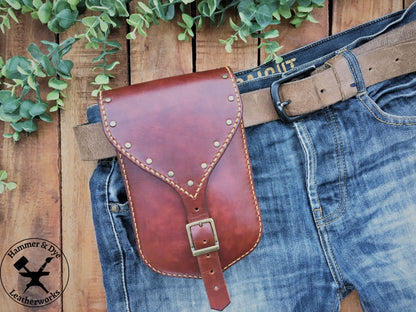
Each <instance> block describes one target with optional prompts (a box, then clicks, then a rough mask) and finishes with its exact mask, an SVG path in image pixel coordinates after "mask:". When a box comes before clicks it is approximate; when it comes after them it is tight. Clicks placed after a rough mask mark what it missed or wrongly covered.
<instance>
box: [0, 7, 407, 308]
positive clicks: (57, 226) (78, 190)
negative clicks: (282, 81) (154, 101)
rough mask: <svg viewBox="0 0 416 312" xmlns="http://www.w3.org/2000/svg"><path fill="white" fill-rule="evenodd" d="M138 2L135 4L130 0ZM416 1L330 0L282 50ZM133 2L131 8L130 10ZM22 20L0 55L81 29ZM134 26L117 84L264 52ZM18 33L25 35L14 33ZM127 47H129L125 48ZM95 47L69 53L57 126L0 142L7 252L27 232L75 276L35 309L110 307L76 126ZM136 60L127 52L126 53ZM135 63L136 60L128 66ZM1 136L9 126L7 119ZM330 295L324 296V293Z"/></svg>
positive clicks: (0, 232) (252, 43) (246, 63)
mask: <svg viewBox="0 0 416 312" xmlns="http://www.w3.org/2000/svg"><path fill="white" fill-rule="evenodd" d="M133 2H134V1H133ZM411 2H412V1H411V0H405V1H402V0H382V1H380V0H371V1H358V0H336V1H333V2H330V3H328V2H326V3H325V8H323V9H319V10H316V11H315V12H314V16H315V17H316V19H317V20H318V21H319V22H320V23H319V24H314V25H311V24H308V25H306V24H304V25H303V26H301V27H300V28H299V29H294V28H293V27H292V26H290V25H288V24H287V23H285V24H282V25H279V26H276V28H277V29H279V31H280V37H278V38H277V40H278V41H279V43H280V44H281V45H283V46H284V48H283V50H282V51H283V52H287V51H290V50H292V49H294V48H297V47H300V46H303V45H305V44H307V43H310V42H313V41H315V40H318V39H320V38H324V37H326V36H328V35H329V34H331V33H336V32H339V31H342V30H344V29H347V28H349V27H352V26H355V25H358V24H361V23H363V22H365V21H368V20H371V19H373V18H377V17H379V16H382V15H385V14H387V13H390V12H393V11H397V10H400V9H402V8H404V7H407V6H408V5H410V3H411ZM133 9H134V7H133V6H132V10H133ZM19 19H20V20H21V23H20V24H17V25H16V24H13V25H12V29H11V30H8V31H7V32H6V34H5V35H2V34H0V56H1V57H3V59H7V58H10V57H11V56H13V55H25V54H26V51H25V50H26V48H27V45H28V43H30V42H36V43H39V42H40V40H49V41H53V40H58V41H63V40H64V39H65V38H66V37H68V36H73V35H75V34H76V33H80V32H81V29H76V27H75V28H73V29H70V31H68V32H67V33H65V34H61V35H60V36H59V37H58V38H56V37H55V36H54V35H53V34H51V33H50V32H49V31H48V30H47V29H46V27H44V26H42V25H40V23H39V22H37V21H33V20H32V19H31V18H30V16H19ZM127 31H128V30H127V28H126V27H123V28H121V29H119V30H118V31H117V32H115V33H114V34H112V36H113V38H114V39H117V40H119V41H120V42H121V44H122V46H123V49H122V51H121V52H120V53H119V54H117V55H116V58H117V60H119V61H120V63H121V64H120V65H119V66H118V67H116V70H115V72H114V74H115V75H116V76H117V79H114V81H113V82H112V86H113V87H117V86H123V85H127V84H129V82H131V83H137V82H141V81H146V80H151V79H156V78H160V77H166V76H172V75H176V74H181V73H190V72H192V71H195V70H196V71H201V70H205V69H211V68H217V67H220V66H224V65H229V66H231V67H232V68H233V69H234V70H242V69H246V68H249V67H253V66H256V65H258V64H257V63H258V59H260V60H261V61H262V60H263V59H264V58H265V55H264V52H263V51H258V49H257V44H258V42H257V40H255V39H251V40H249V42H248V44H244V43H242V42H241V41H238V42H236V44H235V45H234V46H233V53H232V54H227V53H226V52H225V50H224V47H223V45H221V44H219V43H218V38H223V39H225V38H227V36H228V35H229V34H231V33H232V32H231V30H230V29H229V28H227V27H225V26H223V27H220V28H216V27H214V28H210V27H204V28H203V30H202V31H200V32H198V33H197V35H196V38H195V44H194V45H192V43H191V42H188V43H184V42H178V41H177V39H176V37H177V34H178V33H179V32H180V31H181V30H180V29H179V28H178V26H176V25H174V23H169V24H167V23H163V22H162V23H161V24H160V25H159V26H157V27H153V28H151V29H150V30H149V32H148V37H147V38H138V39H136V40H134V41H132V42H130V44H129V45H128V44H127V42H126V40H124V39H122V38H125V35H126V33H127ZM16 34H18V35H16ZM128 49H129V50H128ZM94 56H95V52H94V51H93V50H85V49H84V48H83V46H82V45H81V44H77V45H75V47H74V48H73V50H72V51H71V52H70V54H69V55H68V57H69V58H70V59H71V60H73V61H74V63H75V66H74V69H73V76H74V78H73V80H72V81H71V83H70V86H69V89H68V90H67V96H68V98H67V100H66V107H67V108H66V110H65V111H61V112H60V113H56V114H54V121H53V122H52V123H48V124H46V123H39V131H37V132H36V133H34V134H31V135H30V137H28V138H23V139H22V140H21V142H19V143H18V144H14V143H13V142H11V140H8V139H1V140H0V169H7V171H8V173H9V179H8V180H9V181H15V182H17V184H18V188H17V189H16V190H14V191H12V192H5V193H4V194H2V195H0V224H1V226H0V237H1V238H2V239H1V242H0V254H1V255H3V254H4V253H5V252H6V250H7V249H8V248H9V247H10V246H11V245H13V244H14V243H16V242H18V241H20V240H22V239H25V238H30V237H40V238H45V239H48V240H50V241H52V242H54V243H55V244H57V245H58V246H60V247H61V249H62V250H63V252H64V253H65V255H66V257H67V259H68V262H69V266H70V281H69V284H68V287H67V289H66V290H65V292H64V295H63V296H61V297H60V299H59V300H57V301H55V302H54V303H52V304H50V305H48V306H46V307H44V308H38V309H36V310H37V311H39V310H42V311H89V312H91V311H105V310H106V307H105V295H104V289H103V285H102V277H101V269H100V264H99V259H98V254H97V247H96V241H95V234H94V229H93V224H92V216H91V208H90V199H89V190H88V179H89V177H90V175H91V173H92V170H93V169H94V166H95V164H94V163H93V162H81V161H80V160H79V154H78V151H77V146H76V143H75V140H74V136H73V132H72V127H73V126H74V125H77V124H80V123H84V122H86V116H85V110H86V108H87V107H88V106H90V105H91V104H94V103H95V101H96V100H95V99H94V98H92V97H91V95H90V94H91V90H92V89H93V86H92V85H91V84H90V82H91V81H93V78H94V73H93V72H92V67H93V66H92V64H91V59H92V58H93V57H94ZM129 58H130V59H129ZM129 65H130V67H129ZM0 131H1V132H2V133H5V132H10V128H9V126H8V125H6V124H5V123H3V122H0ZM323 300H324V299H323ZM0 310H1V311H10V312H20V311H28V308H27V307H23V306H21V305H18V304H16V303H15V302H14V301H12V300H11V299H10V298H9V297H8V296H7V294H6V293H5V292H4V291H2V290H0ZM341 310H342V312H355V311H361V309H360V307H359V299H358V294H357V293H356V292H354V293H352V294H351V295H350V296H349V297H347V298H346V299H345V300H344V301H343V302H342V309H341Z"/></svg>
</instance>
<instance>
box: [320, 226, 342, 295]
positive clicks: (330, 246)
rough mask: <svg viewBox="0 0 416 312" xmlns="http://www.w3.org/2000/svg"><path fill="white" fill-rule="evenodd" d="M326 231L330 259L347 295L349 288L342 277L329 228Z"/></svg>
mask: <svg viewBox="0 0 416 312" xmlns="http://www.w3.org/2000/svg"><path fill="white" fill-rule="evenodd" d="M324 230H325V235H326V237H327V239H326V241H327V245H328V248H329V251H330V253H331V255H330V257H331V259H332V260H333V261H334V264H335V268H336V270H337V272H338V274H339V279H340V282H341V285H342V289H343V291H344V294H346V293H347V288H346V285H345V281H344V277H343V276H342V272H341V269H340V267H339V265H338V262H337V259H336V258H335V255H334V251H333V248H332V244H331V242H330V240H329V235H328V231H327V228H326V227H324Z"/></svg>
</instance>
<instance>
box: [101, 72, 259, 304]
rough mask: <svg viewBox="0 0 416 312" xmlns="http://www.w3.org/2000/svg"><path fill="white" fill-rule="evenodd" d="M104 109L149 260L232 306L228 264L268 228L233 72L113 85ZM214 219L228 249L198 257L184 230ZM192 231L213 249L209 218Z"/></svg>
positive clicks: (249, 248)
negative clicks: (225, 276) (226, 277)
mask: <svg viewBox="0 0 416 312" xmlns="http://www.w3.org/2000/svg"><path fill="white" fill-rule="evenodd" d="M99 106H100V112H101V117H102V121H103V126H104V131H105V133H106V136H107V137H108V139H109V140H110V142H111V143H112V144H113V145H114V146H115V147H116V149H117V151H118V157H119V162H120V168H121V170H122V174H123V176H124V181H125V185H126V189H127V193H128V197H129V201H130V207H131V212H132V216H133V220H134V225H135V231H136V240H137V246H138V250H139V253H140V256H141V257H142V259H143V261H144V262H145V263H146V264H147V266H148V267H149V268H151V269H152V270H154V271H155V272H158V273H160V274H164V275H169V276H178V277H192V278H199V277H201V276H202V277H204V283H205V286H206V287H207V292H208V295H209V297H210V302H211V305H213V304H214V305H215V304H217V309H222V308H223V307H221V306H222V305H226V304H228V303H227V302H226V301H227V300H226V298H227V296H228V293H227V292H226V287H225V282H224V281H223V276H222V270H225V269H227V268H228V267H230V266H231V265H233V264H234V263H236V262H237V261H239V260H240V259H242V258H243V257H245V256H246V255H248V254H249V253H250V252H251V251H252V250H253V249H254V248H255V247H256V246H257V244H258V243H259V240H260V237H261V233H262V223H261V217H260V211H259V207H258V204H257V199H256V196H255V192H254V186H253V180H252V176H251V169H250V161H249V157H248V151H247V146H246V142H245V136H244V126H243V124H242V104H241V100H240V97H239V94H238V89H237V85H236V83H235V78H234V76H233V75H232V73H231V71H230V69H228V68H222V69H217V70H212V71H207V72H201V73H195V74H188V75H183V76H179V77H173V78H167V79H161V80H157V81H152V82H147V83H142V84H138V85H134V86H130V87H125V88H120V89H116V90H111V91H108V92H105V93H103V94H102V95H101V97H100V105H99ZM206 218H212V219H213V220H214V222H215V227H216V230H217V234H218V240H219V245H220V249H219V251H218V252H213V253H212V254H211V256H212V257H211V258H207V257H205V256H204V255H201V256H198V257H194V256H193V255H192V253H191V247H190V243H189V240H188V235H187V233H186V230H185V227H186V224H187V223H191V222H194V221H198V220H203V219H206ZM191 230H192V237H193V241H194V243H195V246H196V248H197V249H200V248H203V247H204V246H211V245H212V242H213V233H212V230H211V227H210V226H209V224H208V223H204V224H203V226H202V227H200V226H194V227H192V229H191ZM213 259H214V260H215V259H217V260H215V261H214V260H213ZM211 267H212V268H211ZM214 267H215V268H214ZM211 270H213V271H214V272H211ZM204 272H205V273H204ZM204 275H205V276H204ZM221 283H223V284H224V285H223V287H222V288H223V291H218V290H217V287H219V286H218V285H220V284H221ZM210 293H211V295H210ZM216 294H217V295H216ZM215 296H216V297H215ZM213 297H215V298H214V299H213V300H211V299H212V298H213ZM213 308H215V307H213Z"/></svg>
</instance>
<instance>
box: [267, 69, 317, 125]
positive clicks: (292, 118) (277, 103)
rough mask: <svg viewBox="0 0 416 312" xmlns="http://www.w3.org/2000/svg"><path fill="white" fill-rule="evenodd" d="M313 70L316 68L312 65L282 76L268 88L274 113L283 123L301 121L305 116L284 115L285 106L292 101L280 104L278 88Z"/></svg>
mask: <svg viewBox="0 0 416 312" xmlns="http://www.w3.org/2000/svg"><path fill="white" fill-rule="evenodd" d="M315 69H316V66H314V65H312V66H309V67H307V68H304V69H302V70H299V71H296V72H294V73H293V74H289V75H283V77H282V78H280V79H279V80H276V81H275V82H273V83H272V85H271V87H270V94H271V96H272V100H273V105H274V108H275V109H276V112H277V114H278V115H279V117H280V119H281V120H282V121H284V122H294V121H297V120H299V119H302V118H303V117H305V116H306V115H307V114H300V115H295V116H289V115H288V114H286V111H285V107H286V106H287V105H289V104H290V103H291V102H292V101H291V100H287V101H284V102H281V100H280V97H279V87H280V85H281V84H283V83H285V82H288V81H290V80H292V79H294V78H297V77H299V76H302V75H305V74H307V73H310V72H311V71H313V70H315Z"/></svg>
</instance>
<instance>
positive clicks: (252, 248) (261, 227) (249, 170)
mask: <svg viewBox="0 0 416 312" xmlns="http://www.w3.org/2000/svg"><path fill="white" fill-rule="evenodd" d="M240 126H241V135H242V138H243V150H244V156H245V159H246V164H247V170H248V179H249V184H250V188H251V198H252V200H253V204H254V206H255V208H256V212H257V218H258V221H259V234H258V236H257V240H256V241H255V242H254V245H253V246H252V247H251V248H250V249H249V250H248V251H247V252H246V253H244V254H243V255H241V256H240V257H238V258H237V259H235V260H234V261H233V262H231V263H230V264H228V265H226V266H225V267H224V270H226V269H228V268H229V267H231V266H232V265H233V264H235V263H236V262H238V261H240V260H241V259H243V258H244V257H246V256H247V255H249V254H250V253H251V252H252V251H253V250H254V249H255V248H256V247H257V245H258V244H259V242H260V238H261V234H262V232H263V222H262V220H261V214H260V207H259V204H258V202H257V196H256V191H255V189H254V182H253V176H252V171H251V165H250V157H249V154H248V149H247V140H246V135H245V130H244V124H243V121H241V123H240Z"/></svg>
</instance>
